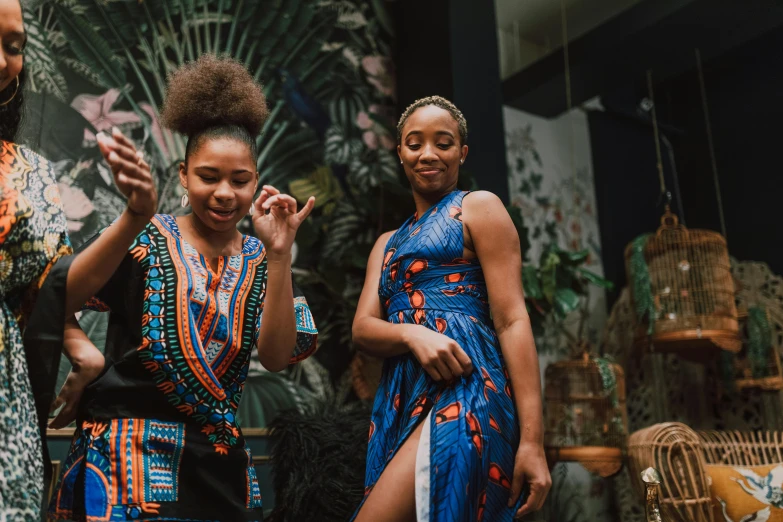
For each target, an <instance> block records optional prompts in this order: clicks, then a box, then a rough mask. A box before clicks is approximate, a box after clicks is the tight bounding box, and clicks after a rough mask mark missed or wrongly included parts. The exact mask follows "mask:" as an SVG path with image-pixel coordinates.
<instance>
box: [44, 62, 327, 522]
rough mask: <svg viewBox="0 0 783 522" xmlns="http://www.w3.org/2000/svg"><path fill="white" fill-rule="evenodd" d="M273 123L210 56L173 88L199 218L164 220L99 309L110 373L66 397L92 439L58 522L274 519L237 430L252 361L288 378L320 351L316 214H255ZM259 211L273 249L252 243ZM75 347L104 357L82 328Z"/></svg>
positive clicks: (274, 194)
mask: <svg viewBox="0 0 783 522" xmlns="http://www.w3.org/2000/svg"><path fill="white" fill-rule="evenodd" d="M266 116H267V108H266V101H265V98H264V95H263V92H262V90H261V87H260V86H259V85H258V84H256V83H255V82H254V81H253V78H252V77H251V76H250V74H249V73H248V72H247V70H246V69H245V68H244V67H243V66H242V65H241V64H239V63H238V62H234V61H232V60H229V59H226V58H216V57H213V56H209V55H206V56H202V57H201V58H199V60H197V61H196V62H194V63H191V64H188V65H186V66H185V67H183V68H181V69H180V70H178V71H177V72H175V73H174V74H173V75H172V77H171V78H170V79H169V85H168V90H167V94H166V101H165V105H164V109H163V111H162V120H163V122H164V124H165V125H166V126H168V127H169V128H171V129H172V130H175V131H178V132H181V133H182V134H185V135H187V136H188V143H187V147H186V153H185V160H184V162H183V163H182V164H181V165H180V167H179V179H180V182H181V184H182V186H183V187H184V188H185V195H184V196H183V201H182V205H183V207H184V206H189V207H190V209H191V212H189V213H187V214H186V215H184V216H180V217H177V218H175V217H173V216H169V215H156V216H155V217H154V218H153V219H152V221H151V223H150V224H149V225H148V226H147V227H146V228H145V230H144V231H143V232H142V233H141V234H139V235H138V236H137V238H136V240H135V241H134V243H133V245H132V246H131V248H130V249H129V250H128V251H127V255H126V257H125V261H124V262H123V264H122V265H121V266H120V268H119V269H118V270H117V272H116V273H115V275H114V277H112V279H111V280H110V281H109V283H108V284H107V285H106V286H104V287H103V288H102V289H101V290H100V291H99V292H98V293H97V294H96V295H95V297H94V298H93V299H92V300H91V301H90V302H88V307H89V308H92V309H95V310H104V311H109V312H110V318H109V329H108V335H107V340H106V350H105V353H106V359H107V363H106V369H105V370H104V372H103V373H102V375H101V376H100V377H98V378H97V379H96V380H95V381H94V382H92V383H91V384H89V385H88V386H87V387H86V388H84V387H83V386H76V385H74V386H69V384H68V383H67V382H66V385H65V386H64V387H63V391H62V393H61V402H63V403H65V407H64V408H63V412H61V414H60V416H59V417H58V418H56V419H55V420H54V421H53V424H54V425H61V424H64V423H67V422H69V421H70V420H71V418H73V416H75V417H76V421H77V431H76V434H75V436H74V440H73V442H72V445H71V449H70V452H69V455H68V457H67V458H66V460H65V462H64V463H63V471H62V474H61V476H60V479H59V482H58V485H57V487H56V489H55V492H54V494H53V496H52V500H51V504H50V508H49V518H50V520H63V519H65V520H89V521H100V520H107V521H108V520H189V521H207V520H225V521H229V520H230V521H236V522H240V521H251V520H261V519H262V518H263V517H262V510H261V497H260V492H259V486H258V481H257V478H256V472H255V468H254V467H253V463H252V458H251V455H250V451H249V449H248V446H247V444H246V442H245V439H244V438H243V436H242V432H241V430H240V427H239V425H238V424H237V420H236V412H237V408H238V405H239V401H240V398H241V395H242V387H243V385H244V382H245V377H246V376H247V371H248V365H249V361H250V357H251V356H252V355H253V353H254V352H255V351H256V349H257V353H258V357H259V358H260V360H261V363H262V364H263V365H264V366H265V367H266V368H267V369H269V370H271V371H280V370H282V369H284V368H286V367H287V366H288V365H289V364H291V363H294V362H297V361H300V360H302V359H304V358H305V357H307V356H309V355H310V354H312V353H313V352H314V351H315V348H316V337H317V332H316V330H315V326H314V324H313V320H312V316H311V314H310V310H309V308H308V306H307V303H306V302H305V300H304V297H303V296H302V295H301V294H300V293H299V292H298V291H297V289H296V287H295V286H294V285H293V282H292V277H291V247H292V244H293V241H294V237H295V234H296V231H297V229H298V227H299V225H300V224H301V223H302V221H303V220H304V219H305V218H306V217H307V215H308V214H309V213H310V211H311V210H312V208H313V205H314V199H313V198H311V199H310V200H309V201H308V202H307V204H306V205H305V207H304V208H302V209H301V210H300V211H298V212H297V204H296V201H295V200H294V199H293V198H292V197H290V196H287V195H283V194H280V193H279V192H278V191H277V190H276V189H274V188H273V187H269V186H265V187H263V190H262V191H261V193H260V196H259V198H258V199H257V200H256V201H255V203H254V202H253V197H254V194H255V193H256V188H257V184H258V173H257V171H256V164H257V161H258V157H257V156H258V152H257V149H256V136H257V134H258V133H259V131H260V130H261V127H262V125H263V123H264V121H265V119H266ZM249 212H252V214H253V227H254V229H255V232H256V235H257V236H258V238H260V241H259V239H256V238H255V237H251V236H243V235H242V234H240V232H239V231H238V230H237V228H236V227H237V224H238V222H239V221H240V220H241V219H242V218H243V217H245V216H246V215H247V214H248V213H249ZM111 228H112V227H111V226H110V227H109V228H108V229H107V230H106V232H108V231H109V230H111ZM106 232H104V234H105V233H106ZM262 242H263V243H262ZM262 317H263V319H262ZM68 344H72V345H77V344H78V345H83V346H84V345H86V346H88V347H91V348H92V349H93V350H97V349H95V348H94V347H92V345H91V344H90V342H89V340H88V339H87V337H86V336H85V334H84V332H82V331H81V329H79V327H78V324H77V323H75V322H71V323H70V326H69V329H68V330H67V331H66V345H68ZM77 404H78V407H77Z"/></svg>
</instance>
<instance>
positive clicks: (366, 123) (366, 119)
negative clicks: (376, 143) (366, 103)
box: [356, 111, 373, 130]
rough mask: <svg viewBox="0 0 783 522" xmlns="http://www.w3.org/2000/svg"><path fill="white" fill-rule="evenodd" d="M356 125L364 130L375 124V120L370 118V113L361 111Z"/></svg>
mask: <svg viewBox="0 0 783 522" xmlns="http://www.w3.org/2000/svg"><path fill="white" fill-rule="evenodd" d="M356 125H357V126H358V127H359V128H360V129H362V130H367V129H369V128H370V127H372V126H373V121H372V119H370V116H369V114H367V113H366V112H364V111H359V114H358V115H357V116H356Z"/></svg>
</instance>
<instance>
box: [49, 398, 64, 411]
mask: <svg viewBox="0 0 783 522" xmlns="http://www.w3.org/2000/svg"><path fill="white" fill-rule="evenodd" d="M64 402H65V399H63V398H62V396H61V395H58V396H57V398H56V399H54V401H53V402H52V405H51V406H50V407H49V415H51V414H52V413H54V412H55V411H57V408H59V407H60V406H62V405H63V403H64Z"/></svg>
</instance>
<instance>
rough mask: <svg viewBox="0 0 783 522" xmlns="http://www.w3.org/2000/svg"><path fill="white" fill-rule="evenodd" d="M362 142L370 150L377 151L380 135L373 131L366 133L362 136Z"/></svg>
mask: <svg viewBox="0 0 783 522" xmlns="http://www.w3.org/2000/svg"><path fill="white" fill-rule="evenodd" d="M362 140H363V141H364V144H365V145H367V148H368V149H371V150H375V149H377V148H378V135H377V134H375V133H374V132H373V131H365V132H364V134H362Z"/></svg>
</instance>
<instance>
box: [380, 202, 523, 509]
mask: <svg viewBox="0 0 783 522" xmlns="http://www.w3.org/2000/svg"><path fill="white" fill-rule="evenodd" d="M465 194H466V193H465V192H461V191H455V192H452V193H450V194H449V195H447V196H445V197H444V198H443V199H442V200H441V201H440V202H438V203H437V204H436V205H435V206H434V207H432V208H431V209H429V210H428V211H427V212H425V213H424V214H423V215H422V216H421V218H419V219H417V216H413V217H411V218H410V219H408V221H406V222H405V223H404V224H403V225H402V226H401V227H400V228H399V230H397V232H396V233H395V234H394V235H393V236H392V237H391V238H390V239H389V242H388V244H387V245H386V251H385V257H384V262H383V269H382V273H381V280H380V287H379V289H378V293H379V296H380V298H381V303H382V304H383V305H384V309H385V311H386V316H387V319H388V321H389V322H390V323H394V324H401V323H408V324H411V323H412V324H420V325H424V326H426V327H427V328H429V329H431V330H435V331H438V332H440V333H442V334H444V335H446V336H448V337H451V338H452V339H454V340H455V341H457V342H458V343H459V345H460V346H461V347H462V349H463V350H465V352H466V353H467V355H468V356H469V357H470V359H471V361H472V362H473V366H474V371H473V373H471V374H470V375H469V376H467V377H462V378H460V379H458V380H457V381H455V382H453V383H450V384H444V383H438V382H435V381H434V380H433V379H432V378H431V377H430V376H429V374H427V372H426V371H425V370H424V369H423V368H422V366H421V364H420V363H419V362H418V360H417V359H416V358H415V357H414V355H413V354H411V353H408V354H404V355H400V356H397V357H392V358H389V359H386V361H385V362H384V367H383V374H382V377H381V383H380V387H379V388H378V392H377V394H376V396H375V404H374V406H373V412H372V417H371V423H370V442H369V450H368V455H367V475H366V480H365V486H366V489H365V498H367V495H369V494H370V492H371V491H372V488H373V486H374V485H375V483H376V482H377V480H378V479H379V478H380V476H381V474H382V473H383V470H384V469H385V467H386V465H387V464H388V463H389V462H390V461H391V460H392V458H393V457H394V455H395V454H396V452H397V450H399V448H400V447H401V446H402V445H403V443H404V442H405V440H406V439H407V437H408V436H409V435H410V433H411V432H412V431H413V430H414V429H415V428H416V426H417V425H418V424H419V423H420V422H422V421H424V422H426V423H427V424H425V426H424V427H423V430H422V436H421V439H420V443H419V450H418V453H417V459H416V510H417V519H418V521H419V522H424V521H426V522H469V521H470V522H474V521H482V520H483V521H486V522H490V521H491V522H504V521H510V520H512V519H513V516H514V514H515V512H516V509H518V508H519V507H520V506H521V505H522V503H523V502H522V499H520V501H519V502H517V505H516V506H515V507H514V508H509V507H507V504H508V497H509V493H510V487H511V479H512V477H513V470H514V458H515V455H516V450H517V448H518V446H519V423H518V419H517V415H516V410H515V407H514V402H513V400H512V393H511V388H510V385H509V382H508V376H507V373H506V368H505V364H504V362H503V356H502V354H501V351H500V343H499V342H498V338H497V335H496V334H495V330H494V327H493V325H492V320H491V319H490V314H489V303H488V300H487V287H486V284H485V282H484V273H483V271H482V269H481V264H480V263H479V261H478V259H473V260H466V259H463V257H462V256H463V247H464V241H463V229H462V199H463V197H464V196H465Z"/></svg>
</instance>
